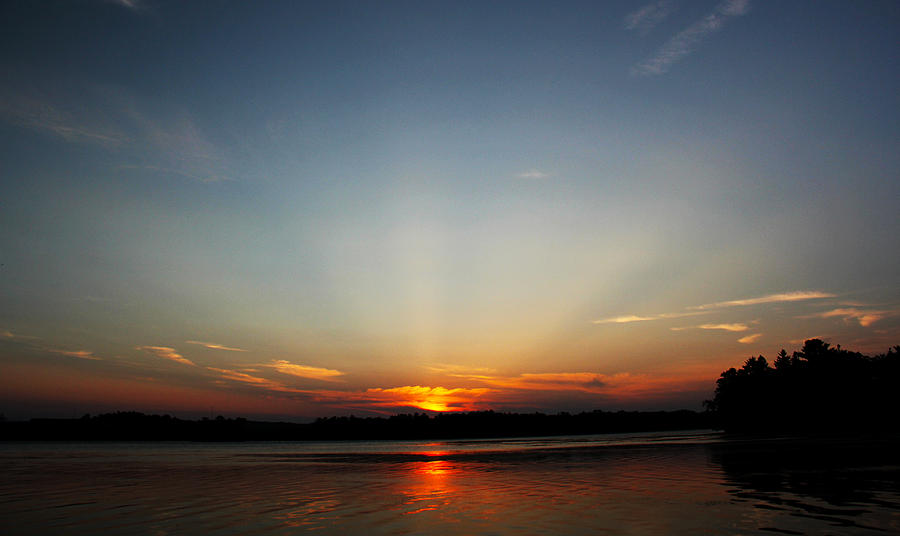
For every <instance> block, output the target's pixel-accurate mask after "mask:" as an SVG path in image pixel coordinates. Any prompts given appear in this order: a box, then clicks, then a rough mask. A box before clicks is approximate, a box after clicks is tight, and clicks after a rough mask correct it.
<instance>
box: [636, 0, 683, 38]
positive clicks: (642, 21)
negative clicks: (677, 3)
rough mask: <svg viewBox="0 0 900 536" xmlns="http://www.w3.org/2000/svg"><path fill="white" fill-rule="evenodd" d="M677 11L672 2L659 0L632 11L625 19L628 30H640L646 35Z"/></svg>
mask: <svg viewBox="0 0 900 536" xmlns="http://www.w3.org/2000/svg"><path fill="white" fill-rule="evenodd" d="M674 10H675V7H674V5H673V4H672V2H671V1H670V0H659V2H653V3H652V4H647V5H646V6H644V7H642V8H640V9H638V10H637V11H632V12H631V13H629V14H628V15H627V16H626V17H625V29H626V30H638V31H639V32H640V33H642V34H644V33H647V32H649V31H650V30H652V29H653V28H655V27H656V26H657V25H658V24H659V23H661V22H662V21H663V20H665V19H666V17H668V16H669V15H670V14H671V13H672V12H673V11H674Z"/></svg>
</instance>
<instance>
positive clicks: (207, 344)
mask: <svg viewBox="0 0 900 536" xmlns="http://www.w3.org/2000/svg"><path fill="white" fill-rule="evenodd" d="M185 342H186V343H188V344H199V345H200V346H205V347H206V348H209V349H210V350H227V351H229V352H246V351H247V350H242V349H240V348H232V347H230V346H225V345H223V344H216V343H214V342H203V341H185Z"/></svg>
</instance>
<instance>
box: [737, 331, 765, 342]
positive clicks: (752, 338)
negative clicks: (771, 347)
mask: <svg viewBox="0 0 900 536" xmlns="http://www.w3.org/2000/svg"><path fill="white" fill-rule="evenodd" d="M762 336H763V334H762V333H754V334H753V335H747V336H746V337H741V338H740V339H738V340H737V342H739V343H741V344H753V343H754V342H756V341H758V340H759V338H760V337H762Z"/></svg>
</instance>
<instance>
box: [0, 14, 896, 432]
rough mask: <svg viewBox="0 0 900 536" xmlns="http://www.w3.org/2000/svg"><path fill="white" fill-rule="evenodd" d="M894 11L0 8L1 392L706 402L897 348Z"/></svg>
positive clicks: (55, 404)
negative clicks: (774, 363) (840, 356)
mask: <svg viewBox="0 0 900 536" xmlns="http://www.w3.org/2000/svg"><path fill="white" fill-rule="evenodd" d="M898 50H900V4H898V3H897V2H895V1H887V2H875V1H873V2H846V1H835V2H829V1H814V2H812V1H811V2H760V1H754V0H726V1H686V0H681V1H678V0H671V1H667V0H662V1H657V2H650V3H645V2H584V3H581V2H520V1H515V2H471V3H469V2H442V3H437V2H349V3H342V2H320V3H300V2H224V1H223V2H162V1H150V0H146V1H141V0H119V1H100V0H96V1H89V0H83V1H42V0H36V1H8V2H3V3H2V5H0V67H2V72H3V75H2V77H0V185H2V196H0V412H3V413H5V415H6V416H7V417H8V418H9V417H11V418H26V417H32V416H45V415H46V416H65V417H69V416H80V415H81V414H82V413H85V412H91V413H95V412H100V411H111V410H132V409H133V410H140V411H147V412H165V413H173V414H176V415H179V416H195V415H201V414H207V413H209V412H213V413H216V414H224V415H231V416H235V415H240V416H250V417H257V418H260V417H261V418H292V419H304V418H310V417H315V416H321V415H333V414H347V413H355V414H357V415H361V414H377V413H396V412H400V411H409V410H413V409H428V410H470V409H488V408H491V409H496V410H515V411H523V410H542V411H560V410H567V411H580V410H592V409H596V408H600V409H671V408H681V407H686V408H691V409H699V408H700V404H701V401H702V400H703V399H704V398H709V397H710V396H711V394H712V389H713V387H714V382H715V379H716V378H717V377H718V375H719V373H720V372H721V371H722V370H724V369H725V368H727V367H730V366H735V365H739V364H740V363H741V362H743V361H744V360H745V359H746V358H748V357H750V356H753V355H758V354H763V355H766V356H768V357H770V358H771V357H774V356H775V354H776V353H777V352H778V351H779V350H780V349H781V348H786V349H787V350H788V351H791V350H794V349H797V348H798V347H799V346H800V345H801V344H802V341H803V340H804V339H806V338H811V337H820V338H823V339H825V340H827V341H829V342H831V343H833V344H841V345H843V346H844V347H845V348H850V349H853V350H859V351H863V352H866V353H880V352H883V351H886V350H887V348H888V347H890V346H892V345H895V344H900V210H898V201H900V175H898V172H900V92H898V87H900V76H898V75H900V65H898V53H897V51H898Z"/></svg>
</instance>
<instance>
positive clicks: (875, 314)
mask: <svg viewBox="0 0 900 536" xmlns="http://www.w3.org/2000/svg"><path fill="white" fill-rule="evenodd" d="M890 315H891V313H890V311H875V310H872V309H857V308H855V307H848V308H844V309H833V310H831V311H825V312H824V313H818V314H815V315H810V317H811V318H835V317H838V318H843V319H844V320H856V321H857V322H859V325H860V326H863V327H868V326H871V325H872V324H874V323H875V322H878V321H879V320H881V319H882V318H884V317H886V316H890Z"/></svg>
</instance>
